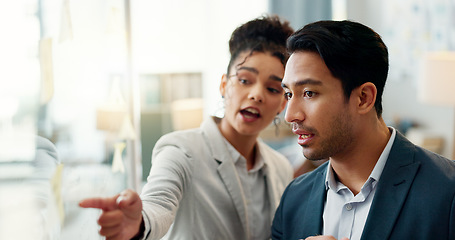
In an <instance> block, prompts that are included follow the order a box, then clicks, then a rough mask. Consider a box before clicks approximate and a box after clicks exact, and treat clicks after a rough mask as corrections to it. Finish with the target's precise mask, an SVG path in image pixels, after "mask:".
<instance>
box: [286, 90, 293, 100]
mask: <svg viewBox="0 0 455 240" xmlns="http://www.w3.org/2000/svg"><path fill="white" fill-rule="evenodd" d="M284 98H285V99H286V100H291V98H292V93H291V92H285V93H284Z"/></svg>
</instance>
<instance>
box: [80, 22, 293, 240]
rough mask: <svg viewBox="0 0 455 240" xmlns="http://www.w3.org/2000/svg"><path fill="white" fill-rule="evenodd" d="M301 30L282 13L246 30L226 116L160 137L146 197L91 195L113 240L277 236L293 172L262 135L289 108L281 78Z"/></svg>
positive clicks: (235, 52) (89, 202)
mask: <svg viewBox="0 0 455 240" xmlns="http://www.w3.org/2000/svg"><path fill="white" fill-rule="evenodd" d="M292 32H293V30H292V28H291V27H290V26H289V24H288V23H287V22H281V21H280V19H279V18H278V17H263V18H258V19H255V20H252V21H249V22H247V23H245V24H243V25H241V26H240V27H238V28H237V29H236V30H235V31H234V32H233V33H232V36H231V39H230V41H229V48H230V53H231V59H230V62H229V66H228V70H227V74H224V75H223V76H222V79H221V84H220V93H221V95H222V96H223V98H224V100H225V114H224V117H223V118H221V119H220V118H215V117H212V118H210V119H208V120H206V121H204V122H203V123H202V125H201V127H200V128H197V129H191V130H185V131H177V132H173V133H170V134H167V135H165V136H163V137H161V138H160V140H159V141H158V142H157V143H156V145H155V147H154V150H153V154H152V168H151V170H150V174H149V176H148V179H147V184H146V185H145V186H144V188H143V190H142V194H141V196H140V197H139V195H138V194H137V193H135V192H134V191H132V190H126V191H124V192H123V193H121V194H119V195H117V196H114V197H111V198H95V199H86V200H83V201H82V202H81V203H80V206H81V207H92V208H100V209H103V213H102V214H101V216H100V218H99V221H98V223H99V224H100V225H101V229H100V234H101V235H103V236H106V237H107V239H130V238H131V237H134V239H161V238H162V237H163V236H164V235H165V234H166V236H165V239H185V240H188V239H198V240H200V239H207V240H214V239H237V240H238V239H269V238H270V226H271V223H272V218H273V214H274V212H275V209H276V207H277V205H278V203H279V199H280V197H281V194H282V192H283V190H284V188H285V187H286V185H287V184H288V183H289V182H290V181H291V180H292V177H293V171H292V168H291V166H290V164H289V162H288V160H287V159H285V158H284V157H283V156H282V155H280V154H279V153H277V152H276V151H274V150H272V149H271V148H270V147H268V146H267V145H266V144H264V143H263V142H262V141H261V140H259V139H258V135H259V133H260V132H261V130H263V129H264V128H266V127H267V126H268V125H270V124H271V123H272V121H273V119H274V118H275V117H276V116H277V115H278V114H279V113H280V112H281V111H283V109H284V108H285V105H286V100H285V99H284V97H283V94H284V92H283V89H282V88H281V80H282V78H283V76H284V66H285V62H286V60H287V57H288V56H287V53H286V49H285V43H286V39H287V37H288V36H289V35H290V34H291V33H292Z"/></svg>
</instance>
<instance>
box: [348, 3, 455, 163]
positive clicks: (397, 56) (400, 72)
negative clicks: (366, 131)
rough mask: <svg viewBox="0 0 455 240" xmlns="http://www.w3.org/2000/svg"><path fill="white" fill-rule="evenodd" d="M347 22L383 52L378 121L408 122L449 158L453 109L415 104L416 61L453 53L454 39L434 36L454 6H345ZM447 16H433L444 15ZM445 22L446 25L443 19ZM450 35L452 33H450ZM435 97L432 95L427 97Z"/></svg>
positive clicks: (445, 4)
mask: <svg viewBox="0 0 455 240" xmlns="http://www.w3.org/2000/svg"><path fill="white" fill-rule="evenodd" d="M347 4H348V6H347V10H348V14H347V16H348V19H350V20H355V21H359V22H362V23H364V24H366V25H368V26H369V27H371V28H373V29H374V30H375V31H376V32H378V33H379V34H380V35H381V36H382V37H383V40H384V42H385V44H386V45H387V46H388V48H389V55H390V56H389V57H390V72H389V78H388V82H387V84H386V87H385V90H384V96H383V107H384V114H383V117H384V120H385V121H386V122H387V123H388V124H394V121H395V120H396V119H403V120H411V121H414V122H415V123H417V124H418V125H419V131H421V132H422V133H423V134H424V135H425V136H440V137H443V138H444V140H445V144H444V146H443V147H444V148H443V151H442V154H443V155H444V156H446V157H449V158H451V157H452V151H453V142H454V131H455V129H454V121H455V119H454V113H455V112H454V108H453V107H447V106H434V105H429V104H425V103H422V102H421V101H419V99H418V98H417V82H418V81H419V80H418V77H419V75H418V72H419V67H420V66H419V65H420V58H421V57H422V54H423V52H424V51H426V50H454V49H453V43H455V41H454V38H453V37H451V36H442V38H443V39H442V40H440V39H438V38H437V36H440V35H441V34H440V33H439V32H438V31H439V28H440V29H441V30H442V31H441V32H442V33H444V32H448V33H450V32H449V31H446V29H448V28H449V27H450V25H449V24H450V21H449V20H450V19H451V17H450V16H453V13H454V12H453V11H454V4H455V2H454V1H431V2H423V1H415V0H407V1H393V0H387V1H374V0H349V1H347ZM444 9H448V10H447V11H450V10H451V11H452V12H438V11H444ZM444 16H446V18H448V19H449V20H448V21H446V19H445V18H444ZM452 31H453V29H452ZM428 94H437V93H428Z"/></svg>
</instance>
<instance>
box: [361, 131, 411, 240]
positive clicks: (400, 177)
mask: <svg viewBox="0 0 455 240" xmlns="http://www.w3.org/2000/svg"><path fill="white" fill-rule="evenodd" d="M414 149H415V146H414V145H413V144H412V143H411V142H409V141H408V140H406V139H405V138H404V136H402V135H401V134H400V133H399V132H397V135H396V138H395V142H394V144H393V146H392V149H391V150H390V154H389V158H388V159H387V163H386V165H385V166H384V170H383V172H382V175H381V178H380V179H379V183H378V186H377V189H376V193H375V197H374V199H373V202H372V204H371V209H370V213H369V214H368V218H367V221H366V223H365V228H364V230H363V234H362V238H361V239H365V240H375V239H378V240H379V239H388V238H389V236H390V233H391V231H392V229H393V226H394V224H395V222H396V220H397V218H398V215H399V213H400V210H401V208H402V206H403V204H404V202H405V199H406V196H407V194H408V192H409V189H410V187H411V185H412V182H413V181H414V177H415V176H416V173H417V170H418V169H419V166H420V162H415V161H414Z"/></svg>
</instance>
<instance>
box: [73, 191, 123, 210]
mask: <svg viewBox="0 0 455 240" xmlns="http://www.w3.org/2000/svg"><path fill="white" fill-rule="evenodd" d="M118 196H119V195H118V194H117V195H115V196H114V197H110V198H87V199H83V200H82V201H80V202H79V206H80V207H83V208H98V209H102V210H105V211H111V210H114V209H118V205H117V198H118Z"/></svg>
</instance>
